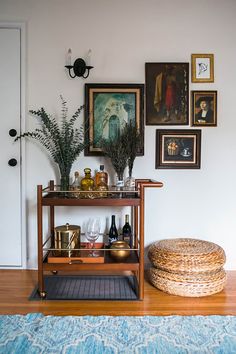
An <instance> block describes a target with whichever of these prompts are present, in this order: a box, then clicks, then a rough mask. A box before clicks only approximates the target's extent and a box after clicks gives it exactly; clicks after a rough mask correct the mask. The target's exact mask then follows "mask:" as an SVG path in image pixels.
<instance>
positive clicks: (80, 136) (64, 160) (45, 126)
mask: <svg viewBox="0 0 236 354" xmlns="http://www.w3.org/2000/svg"><path fill="white" fill-rule="evenodd" d="M60 98H61V101H62V116H61V122H60V123H58V122H57V120H56V119H55V117H52V116H51V115H49V114H47V113H46V111H45V109H44V108H41V109H39V110H37V111H34V110H30V111H29V112H30V113H31V114H32V115H33V116H36V117H39V118H40V120H41V129H38V128H36V129H35V130H34V131H33V132H26V133H23V134H21V135H19V136H17V137H16V139H15V141H16V140H18V139H21V138H24V137H28V138H32V139H36V140H38V142H39V143H40V144H41V145H42V146H43V147H44V148H45V149H46V150H47V151H48V152H49V154H50V156H51V157H52V159H53V160H54V161H55V162H56V163H57V164H58V165H59V168H60V172H61V175H69V173H70V170H71V166H72V164H73V162H74V161H75V160H76V158H77V157H78V156H79V154H80V153H81V152H82V151H83V150H84V149H85V147H86V146H87V145H88V144H89V142H87V141H86V140H85V137H84V128H83V126H82V125H81V126H80V127H79V128H76V127H75V126H74V125H75V122H76V121H77V118H78V117H79V116H80V113H81V111H82V110H83V108H84V106H80V107H79V108H78V109H77V111H76V112H75V113H74V114H73V115H72V117H71V118H70V119H67V115H68V108H67V103H66V101H65V100H64V99H63V97H62V96H60Z"/></svg>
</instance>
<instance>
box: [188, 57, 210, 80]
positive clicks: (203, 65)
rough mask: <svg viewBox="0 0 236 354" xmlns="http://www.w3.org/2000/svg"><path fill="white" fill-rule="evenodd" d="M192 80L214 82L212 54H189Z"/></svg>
mask: <svg viewBox="0 0 236 354" xmlns="http://www.w3.org/2000/svg"><path fill="white" fill-rule="evenodd" d="M191 64H192V65H191V69H192V82H199V83H200V82H214V54H192V55H191Z"/></svg>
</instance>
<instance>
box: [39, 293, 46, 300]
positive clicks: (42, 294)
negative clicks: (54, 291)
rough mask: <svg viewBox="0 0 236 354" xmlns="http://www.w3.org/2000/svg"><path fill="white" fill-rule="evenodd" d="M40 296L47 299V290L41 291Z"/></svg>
mask: <svg viewBox="0 0 236 354" xmlns="http://www.w3.org/2000/svg"><path fill="white" fill-rule="evenodd" d="M39 296H40V297H41V299H45V297H46V292H45V291H41V292H39Z"/></svg>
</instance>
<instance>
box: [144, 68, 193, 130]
mask: <svg viewBox="0 0 236 354" xmlns="http://www.w3.org/2000/svg"><path fill="white" fill-rule="evenodd" d="M145 80H146V124H147V125H188V124H189V104H188V101H189V63H146V64H145Z"/></svg>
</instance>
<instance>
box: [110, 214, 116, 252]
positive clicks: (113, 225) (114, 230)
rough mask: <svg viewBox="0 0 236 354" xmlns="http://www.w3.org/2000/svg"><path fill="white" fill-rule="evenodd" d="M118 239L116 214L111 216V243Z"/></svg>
mask: <svg viewBox="0 0 236 354" xmlns="http://www.w3.org/2000/svg"><path fill="white" fill-rule="evenodd" d="M117 240H118V231H117V228H116V221H115V215H112V216H111V227H110V230H109V245H111V244H112V243H113V242H115V241H117Z"/></svg>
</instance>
